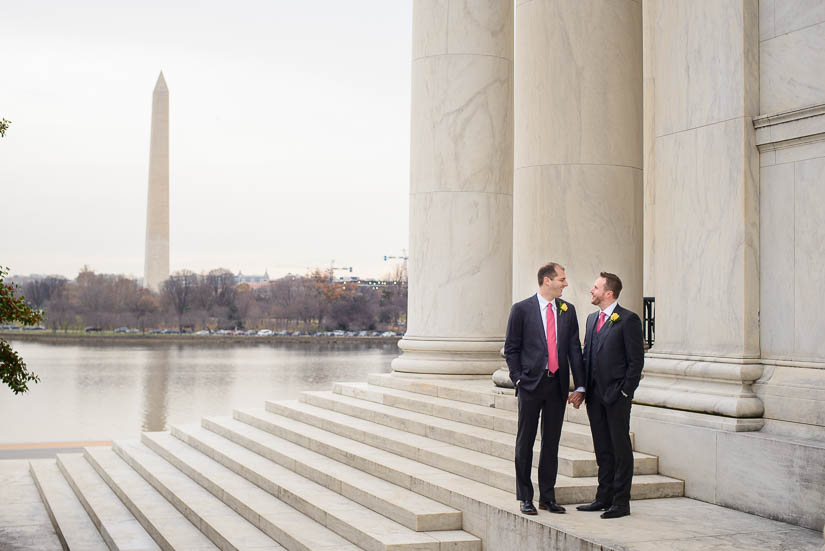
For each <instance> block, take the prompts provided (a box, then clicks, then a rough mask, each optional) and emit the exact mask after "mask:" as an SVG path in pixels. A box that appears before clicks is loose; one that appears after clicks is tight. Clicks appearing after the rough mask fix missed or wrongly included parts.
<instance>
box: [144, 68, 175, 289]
mask: <svg viewBox="0 0 825 551" xmlns="http://www.w3.org/2000/svg"><path fill="white" fill-rule="evenodd" d="M145 254H146V258H145V263H144V271H143V284H144V286H146V287H148V288H150V289H153V290H155V291H157V290H158V289H159V288H160V284H161V283H163V282H164V281H165V280H167V279H169V89H168V88H167V87H166V80H164V78H163V72H161V73H160V75H159V76H158V81H157V83H156V84H155V90H154V91H153V92H152V130H151V137H150V142H149V192H148V198H147V202H146V248H145Z"/></svg>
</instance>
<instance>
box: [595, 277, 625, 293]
mask: <svg viewBox="0 0 825 551" xmlns="http://www.w3.org/2000/svg"><path fill="white" fill-rule="evenodd" d="M599 275H600V276H601V277H603V278H604V290H605V291H613V296H614V297H615V298H616V299H618V298H619V294H620V293H621V292H622V280H621V279H619V276H617V275H616V274H611V273H610V272H602V273H600V274H599Z"/></svg>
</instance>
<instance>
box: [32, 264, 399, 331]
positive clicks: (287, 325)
mask: <svg viewBox="0 0 825 551" xmlns="http://www.w3.org/2000/svg"><path fill="white" fill-rule="evenodd" d="M394 276H395V279H389V280H387V281H377V282H372V283H371V284H367V283H360V282H336V281H333V280H332V278H331V277H330V274H329V272H328V271H322V270H321V269H316V270H315V271H313V272H311V273H308V274H306V275H303V276H297V275H288V276H286V277H283V278H280V279H277V280H273V281H270V282H269V283H266V284H262V285H254V286H252V285H249V284H246V283H240V284H236V280H235V276H234V274H233V273H232V272H230V271H229V270H226V269H223V268H218V269H215V270H210V271H208V272H205V273H201V274H196V273H194V272H192V271H190V270H182V271H179V272H176V273H174V274H172V275H171V276H170V277H169V279H167V280H166V281H164V282H163V284H162V285H161V288H160V290H159V292H154V291H152V290H150V289H146V288H144V287H142V286H141V285H140V283H139V282H138V281H137V280H135V279H132V278H130V277H127V276H123V275H109V274H97V273H95V272H94V271H93V270H91V269H89V268H88V267H84V268H82V269H81V270H80V273H78V275H77V277H76V278H75V279H73V280H70V279H67V278H64V277H61V276H49V277H42V278H29V279H27V280H25V281H24V282H23V283H22V285H21V286H20V287H19V292H21V293H22V296H24V297H25V299H26V301H27V302H28V303H29V304H30V305H31V306H32V307H33V308H35V309H37V310H42V311H43V314H44V324H45V326H47V327H48V328H50V329H53V330H70V329H72V330H75V329H83V328H91V327H94V328H100V329H102V330H109V329H114V328H117V327H130V328H137V329H139V330H141V331H145V330H146V329H149V328H170V329H171V328H176V329H177V330H179V331H185V330H191V331H198V330H201V329H208V330H211V331H215V330H221V329H272V330H273V331H279V330H284V329H287V330H290V331H316V330H326V331H331V330H336V329H342V330H346V331H359V330H380V331H384V330H394V331H397V330H402V329H403V326H404V325H405V323H406V313H407V284H406V278H405V277H404V276H405V274H403V271H401V270H397V271H396V273H395V274H394Z"/></svg>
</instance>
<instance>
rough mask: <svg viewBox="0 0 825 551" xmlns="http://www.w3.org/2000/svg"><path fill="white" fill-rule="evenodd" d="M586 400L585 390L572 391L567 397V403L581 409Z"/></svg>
mask: <svg viewBox="0 0 825 551" xmlns="http://www.w3.org/2000/svg"><path fill="white" fill-rule="evenodd" d="M583 401H584V392H571V393H570V395H569V396H568V397H567V403H568V404H573V407H574V408H576V409H579V406H581V405H582V402H583Z"/></svg>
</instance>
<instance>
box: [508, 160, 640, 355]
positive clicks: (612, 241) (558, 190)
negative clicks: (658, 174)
mask: <svg viewBox="0 0 825 551" xmlns="http://www.w3.org/2000/svg"><path fill="white" fill-rule="evenodd" d="M513 220H514V224H513V300H514V301H516V300H521V299H522V298H526V297H527V296H529V295H531V294H534V293H535V292H536V288H537V286H538V281H537V280H536V272H537V271H538V268H539V266H541V265H542V264H544V263H546V262H549V261H551V260H552V261H555V262H559V263H560V264H562V265H563V266H564V267H565V268H566V275H567V280H568V282H569V284H570V286H569V287H568V288H567V289H565V290H564V295H563V297H564V299H565V300H568V301H570V302H572V303H573V305H575V306H576V310H577V314H578V316H579V326H580V333H581V335H580V336H581V338H582V339H584V322H585V319H586V317H587V314H588V313H590V312H591V311H593V310H594V309H595V307H594V306H591V304H590V294H589V290H590V288H591V287H592V286H593V282H594V281H595V280H596V278H597V277H598V276H599V272H601V271H603V270H605V271H610V272H614V273H616V274H617V275H618V276H619V277H620V278H621V279H622V283H623V286H624V289H623V290H622V293H621V296H620V298H619V302H620V303H621V304H622V305H623V306H624V307H626V308H629V309H631V310H633V311H635V312H636V313H638V314H639V315H641V308H642V294H641V292H642V289H641V279H642V274H641V269H642V236H641V229H642V174H641V171H640V170H637V169H632V168H623V167H613V166H599V165H563V166H541V167H527V168H522V169H520V170H518V171H517V172H516V177H515V182H514V194H513Z"/></svg>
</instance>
